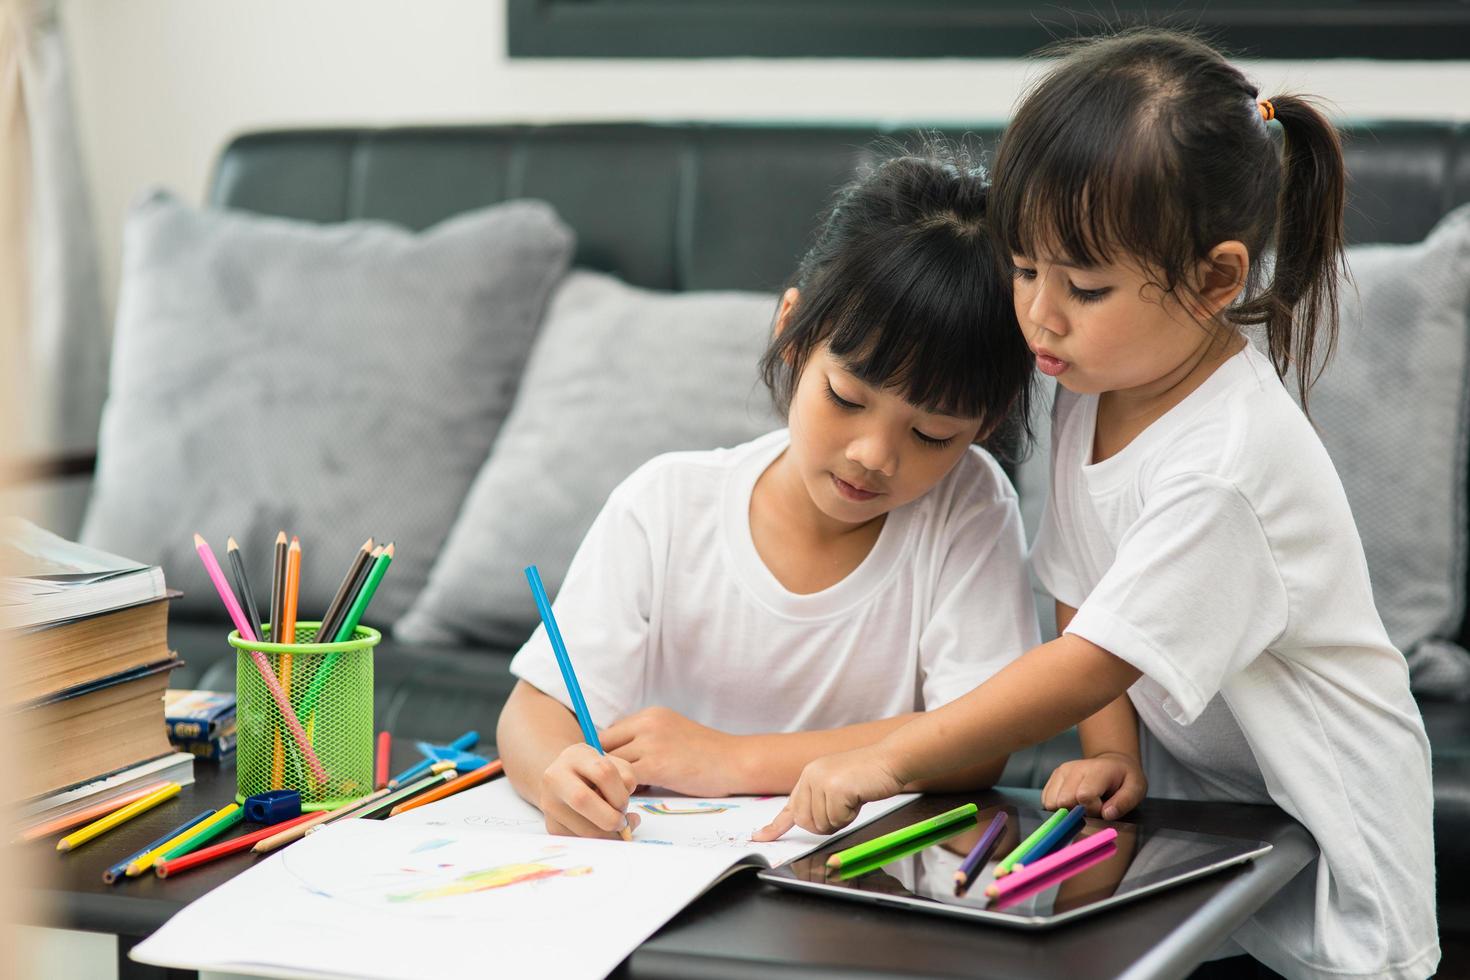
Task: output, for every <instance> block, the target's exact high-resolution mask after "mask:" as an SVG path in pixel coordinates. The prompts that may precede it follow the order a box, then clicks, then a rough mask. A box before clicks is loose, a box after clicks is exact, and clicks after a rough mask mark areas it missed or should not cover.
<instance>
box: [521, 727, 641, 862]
mask: <svg viewBox="0 0 1470 980" xmlns="http://www.w3.org/2000/svg"><path fill="white" fill-rule="evenodd" d="M637 788H638V779H637V777H636V776H634V775H633V767H632V766H630V765H628V763H626V762H624V761H623V760H622V759H618V758H614V757H613V756H610V755H598V754H597V750H596V749H594V748H593V747H592V746H590V745H587V744H586V743H584V742H578V743H576V744H575V745H568V746H567V747H566V748H565V749H563V750H562V753H561V755H559V756H557V757H556V759H554V760H553V761H552V763H551V765H549V766H547V767H546V772H545V773H544V774H542V776H541V812H542V814H543V815H544V816H545V817H546V830H547V832H548V833H552V834H560V835H562V836H563V837H603V838H607V839H608V840H616V839H617V838H618V837H619V833H618V831H619V830H620V829H621V828H622V826H623V821H624V820H625V819H626V820H627V822H628V828H629V829H630V830H631V829H632V828H634V827H637V826H638V816H637V814H633V813H629V814H627V815H626V816H625V815H624V811H625V810H627V809H628V797H629V796H630V795H632V793H633V790H635V789H637Z"/></svg>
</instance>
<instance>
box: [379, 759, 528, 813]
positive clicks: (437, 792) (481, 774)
mask: <svg viewBox="0 0 1470 980" xmlns="http://www.w3.org/2000/svg"><path fill="white" fill-rule="evenodd" d="M503 772H505V766H504V765H503V764H502V763H501V761H500V760H499V759H496V760H495V761H493V762H491V763H489V764H488V765H483V766H481V767H480V768H478V769H472V770H470V771H469V772H467V773H465V774H464V775H463V776H460V777H459V778H458V779H452V780H450V781H449V782H447V783H445V784H444V785H443V786H439V787H436V788H435V789H431V790H429V791H428V792H427V793H422V794H420V795H418V796H415V797H414V798H413V799H411V800H409V801H407V802H405V803H400V804H398V805H397V806H395V807H394V808H393V809H391V810H389V811H388V816H390V817H396V816H398V815H399V814H400V813H405V812H407V811H409V810H412V809H415V808H416V807H421V806H424V805H426V804H429V803H437V802H439V801H440V800H442V799H444V798H445V797H446V796H453V795H454V794H455V793H462V792H464V791H465V790H467V789H473V788H474V787H476V786H479V785H480V784H481V783H486V782H489V781H490V780H492V779H494V778H495V777H496V776H499V775H500V774H501V773H503Z"/></svg>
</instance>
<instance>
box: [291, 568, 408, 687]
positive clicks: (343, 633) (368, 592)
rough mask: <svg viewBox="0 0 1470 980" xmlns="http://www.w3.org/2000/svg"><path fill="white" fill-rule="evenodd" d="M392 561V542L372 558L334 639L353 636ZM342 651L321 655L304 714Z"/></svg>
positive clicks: (325, 681)
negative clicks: (370, 565) (365, 576)
mask: <svg viewBox="0 0 1470 980" xmlns="http://www.w3.org/2000/svg"><path fill="white" fill-rule="evenodd" d="M391 564H393V545H392V544H391V543H389V544H388V545H387V546H386V547H384V548H383V553H382V554H380V555H378V560H377V561H375V562H373V567H372V568H371V569H370V570H369V571H368V576H367V580H366V581H364V582H363V583H362V589H361V590H360V591H359V592H358V593H357V598H356V599H355V600H353V603H352V607H351V608H350V609H348V610H347V615H346V616H343V617H342V625H341V626H340V627H338V628H337V635H336V637H335V638H334V642H336V643H341V642H343V641H344V640H350V639H352V634H353V633H355V632H356V631H357V624H358V623H360V622H361V621H362V614H363V613H364V612H366V611H367V607H368V603H370V602H372V601H373V595H374V594H375V593H376V592H377V591H378V585H379V584H380V583H381V582H382V581H383V576H384V575H386V574H388V566H389V565H391ZM339 656H341V654H337V653H329V654H327V655H326V656H325V657H323V658H322V662H321V665H320V666H319V667H317V669H316V674H315V675H313V676H312V678H311V686H310V687H308V688H307V689H306V696H305V697H303V698H302V699H301V710H302V713H303V714H311V712H312V711H313V710H314V709H315V708H316V702H317V699H318V698H320V697H321V696H322V688H324V687H326V684H327V678H328V677H329V676H331V673H332V667H333V666H334V665H335V664H336V663H337V658H338V657H339Z"/></svg>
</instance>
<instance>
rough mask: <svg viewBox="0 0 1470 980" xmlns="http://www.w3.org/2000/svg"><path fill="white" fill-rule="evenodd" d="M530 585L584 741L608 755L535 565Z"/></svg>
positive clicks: (628, 835)
mask: <svg viewBox="0 0 1470 980" xmlns="http://www.w3.org/2000/svg"><path fill="white" fill-rule="evenodd" d="M526 581H527V582H529V583H531V596H532V597H533V598H534V599H535V600H536V611H537V612H539V613H540V614H541V624H542V625H543V626H545V627H546V638H547V639H548V640H550V641H551V650H552V652H553V653H555V654H556V665H557V666H558V667H560V668H561V678H562V680H563V681H565V682H566V685H567V694H568V695H570V696H571V699H572V713H573V714H575V715H576V716H577V725H578V726H579V727H580V728H581V729H582V740H583V741H584V742H586V743H587V744H588V745H590V746H592V747H593V748H594V749H596V750H597V754H598V755H607V753H606V752H604V751H603V750H602V739H600V738H598V737H597V727H596V726H595V725H593V724H592V712H590V711H588V710H587V702H586V701H585V700H583V698H582V685H581V684H578V683H577V674H576V672H575V671H574V670H572V658H571V657H570V656H568V654H567V645H566V643H565V642H564V641H563V640H562V638H561V629H560V628H559V627H558V626H557V625H556V616H554V615H553V614H552V612H551V600H550V599H548V598H547V597H546V586H544V585H542V584H541V572H540V570H539V569H537V568H536V566H535V565H527V566H526ZM618 833H619V834H620V835H621V836H622V838H623V840H631V839H632V838H633V832H632V831H631V830H629V829H628V821H627V819H626V818H624V820H623V826H622V827H621V828H620V829H619V830H618Z"/></svg>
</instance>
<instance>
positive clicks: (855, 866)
mask: <svg viewBox="0 0 1470 980" xmlns="http://www.w3.org/2000/svg"><path fill="white" fill-rule="evenodd" d="M978 826H979V821H977V820H968V819H967V820H962V821H960V822H959V823H956V824H950V825H949V826H948V827H943V828H941V829H939V830H935V831H932V832H930V833H927V834H925V835H924V836H922V837H916V838H914V839H913V840H911V841H909V842H908V843H905V844H900V845H898V846H897V847H892V848H889V849H888V850H886V851H881V852H879V853H878V854H874V855H872V856H870V857H866V858H863V859H862V860H860V861H849V862H847V863H846V864H844V865H843V866H842V867H841V868H839V869H838V871H837V878H838V880H839V881H847V880H848V879H849V878H861V877H862V876H863V875H865V874H868V873H869V872H872V871H877V870H878V869H879V868H881V867H883V866H884V865H886V864H892V863H893V862H894V861H899V860H902V859H903V858H906V857H908V856H909V855H910V854H916V853H918V852H919V851H922V850H925V849H926V848H930V847H933V846H934V845H935V844H943V843H944V842H945V841H947V840H949V839H950V838H951V837H953V836H955V835H956V834H963V833H964V832H965V831H967V830H970V829H972V828H974V827H978Z"/></svg>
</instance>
